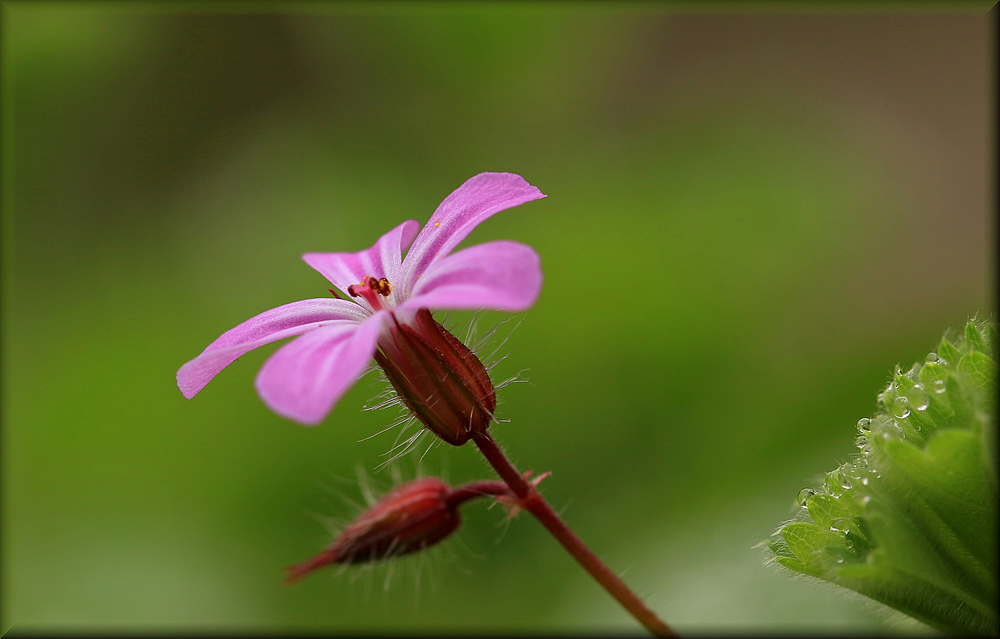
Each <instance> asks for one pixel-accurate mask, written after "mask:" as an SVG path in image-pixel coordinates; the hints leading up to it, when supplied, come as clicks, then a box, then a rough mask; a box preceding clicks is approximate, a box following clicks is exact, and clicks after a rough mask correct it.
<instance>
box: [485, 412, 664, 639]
mask: <svg viewBox="0 0 1000 639" xmlns="http://www.w3.org/2000/svg"><path fill="white" fill-rule="evenodd" d="M472 440H473V441H474V442H475V444H476V446H477V447H478V448H479V450H480V451H481V452H482V453H483V456H484V457H485V458H486V461H488V462H489V464H490V466H492V467H493V469H494V470H495V471H496V472H497V474H498V475H500V477H501V478H502V479H503V480H504V482H505V483H506V484H507V486H509V487H510V489H511V491H513V492H514V494H516V495H517V497H518V498H519V499H520V502H521V507H522V508H524V509H525V510H527V511H528V512H530V513H531V514H532V515H534V516H535V518H536V519H537V520H538V521H539V522H540V523H541V524H542V525H543V526H545V529H546V530H548V531H549V533H551V534H552V536H553V537H555V538H556V541H558V542H559V543H560V544H562V547H563V548H565V549H566V551H567V552H569V554H570V555H571V556H572V557H573V559H575V560H576V561H577V563H579V564H580V565H581V566H582V567H583V569H584V570H586V571H587V573H588V574H590V576H591V577H593V578H594V579H595V580H596V581H597V583H599V584H600V585H601V587H602V588H604V589H605V590H606V591H607V592H608V594H610V595H611V596H612V597H614V598H615V600H617V601H618V603H619V604H621V605H622V607H623V608H625V610H627V611H628V613H629V614H630V615H632V616H633V617H634V618H635V619H636V621H638V622H639V623H641V624H642V625H643V626H645V627H646V629H647V630H649V632H650V633H652V634H653V635H654V636H657V637H675V636H676V635H675V634H674V632H673V631H672V630H671V629H670V627H669V626H667V624H666V623H664V622H663V620H661V619H660V618H659V617H658V616H657V615H656V613H655V612H653V611H652V610H651V609H650V608H649V606H647V605H646V604H645V602H643V600H642V599H640V598H639V596H638V595H636V594H635V593H634V592H632V590H631V589H629V587H628V586H626V585H625V582H623V581H622V580H621V579H620V578H619V577H618V575H616V574H615V573H613V572H612V571H611V569H610V568H608V567H607V565H606V564H605V563H604V562H602V561H601V560H600V559H599V558H598V557H597V555H595V554H594V553H593V551H591V550H590V548H588V547H587V545H586V544H584V543H583V541H581V540H580V538H579V537H577V536H576V534H574V533H573V531H572V530H570V529H569V527H568V526H567V525H566V524H565V523H564V522H563V521H562V519H561V518H560V517H559V515H558V514H556V511H555V510H554V509H553V508H552V506H551V505H550V504H549V503H548V502H547V501H545V498H544V497H542V495H541V494H540V493H539V492H538V491H537V490H535V487H534V485H533V484H532V483H530V482H528V480H527V479H526V478H525V477H523V476H522V475H521V474H520V473H518V472H517V469H515V468H514V466H513V464H511V463H510V461H509V460H508V459H507V456H506V455H504V453H503V451H502V450H500V447H499V446H498V445H497V443H496V441H494V440H493V438H492V437H490V435H489V433H487V432H485V431H484V432H481V433H476V434H475V436H473V438H472Z"/></svg>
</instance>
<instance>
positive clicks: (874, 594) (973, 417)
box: [766, 319, 1000, 636]
mask: <svg viewBox="0 0 1000 639" xmlns="http://www.w3.org/2000/svg"><path fill="white" fill-rule="evenodd" d="M995 344H996V323H995V320H992V319H991V320H990V321H988V322H985V323H980V324H979V325H976V324H975V323H972V322H970V323H969V324H968V325H967V326H966V327H965V331H964V333H963V334H962V335H961V336H960V337H959V338H958V340H957V342H956V343H952V342H951V341H949V340H948V339H946V338H943V339H942V340H941V343H940V347H939V348H938V351H937V354H936V355H937V356H936V357H935V356H934V354H932V355H929V356H928V359H927V362H926V363H923V364H915V365H914V366H913V367H912V368H910V369H909V370H907V372H906V373H902V372H901V371H900V369H899V367H896V369H895V372H894V374H893V380H892V383H891V384H889V386H888V387H887V388H885V389H884V390H883V391H882V392H881V393H879V395H878V398H877V405H878V406H879V410H878V411H877V412H876V414H875V415H874V416H872V417H871V422H870V424H869V430H865V431H863V432H862V433H861V435H860V436H859V437H858V438H857V443H858V447H859V448H860V451H859V454H858V455H857V456H855V457H853V458H852V459H850V460H849V461H848V462H846V463H844V464H843V465H841V466H840V467H839V468H837V469H834V470H832V471H830V472H828V473H827V474H826V477H825V479H824V482H823V485H822V486H820V487H819V490H818V492H816V493H815V494H813V495H811V496H810V497H809V498H808V499H807V500H806V503H805V505H806V508H805V509H800V513H799V515H798V516H797V520H796V521H793V522H791V523H788V524H786V525H784V526H782V527H781V528H779V529H778V531H776V532H775V534H774V535H773V536H772V541H770V542H769V543H768V544H766V545H767V547H768V548H769V549H770V552H771V553H772V554H773V560H774V561H775V562H776V563H778V564H780V565H782V566H785V567H786V568H788V569H789V570H793V571H796V572H800V573H804V574H808V575H812V576H815V577H819V578H821V579H824V580H827V581H830V582H832V583H835V584H838V585H840V586H843V587H845V588H849V589H851V590H855V591H857V592H859V593H861V594H863V595H865V596H867V597H870V598H872V599H874V600H876V601H880V602H882V603H884V604H886V605H888V606H892V607H894V608H896V609H897V610H900V611H902V612H904V613H906V614H908V615H910V616H912V617H914V618H916V619H919V620H921V621H923V622H924V623H927V624H928V625H930V626H932V627H934V628H936V629H938V630H940V631H941V632H944V633H945V634H948V635H969V634H974V635H992V636H996V635H997V620H998V615H997V604H996V601H997V595H998V594H1000V593H998V588H997V534H998V530H997V527H998V526H997V517H996V514H997V507H998V502H997V484H998V479H997V455H996V451H995V450H994V448H995V442H996V425H995V422H996V384H997V366H996V361H995V357H994V356H995V353H994V351H992V350H991V349H992V348H993V346H994V345H995Z"/></svg>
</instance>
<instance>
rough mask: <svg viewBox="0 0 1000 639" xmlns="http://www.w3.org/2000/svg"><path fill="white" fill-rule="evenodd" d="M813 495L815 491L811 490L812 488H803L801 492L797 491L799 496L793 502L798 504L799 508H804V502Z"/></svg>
mask: <svg viewBox="0 0 1000 639" xmlns="http://www.w3.org/2000/svg"><path fill="white" fill-rule="evenodd" d="M815 494H816V491H815V490H813V489H812V488H803V489H802V490H800V491H799V494H798V496H797V497H796V498H795V501H797V502H799V506H802V507H803V508H805V507H806V502H807V501H808V500H809V498H810V497H812V496H813V495H815Z"/></svg>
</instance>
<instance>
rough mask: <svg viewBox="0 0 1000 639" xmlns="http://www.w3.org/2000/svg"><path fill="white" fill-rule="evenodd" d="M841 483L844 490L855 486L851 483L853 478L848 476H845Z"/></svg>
mask: <svg viewBox="0 0 1000 639" xmlns="http://www.w3.org/2000/svg"><path fill="white" fill-rule="evenodd" d="M840 485H841V486H843V487H844V490H850V489H851V488H853V486H852V485H851V480H850V479H848V478H847V477H844V478H842V479H841V480H840Z"/></svg>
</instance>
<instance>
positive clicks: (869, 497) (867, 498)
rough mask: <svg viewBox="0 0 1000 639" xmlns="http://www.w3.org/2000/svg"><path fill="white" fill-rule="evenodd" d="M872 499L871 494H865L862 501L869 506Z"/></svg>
mask: <svg viewBox="0 0 1000 639" xmlns="http://www.w3.org/2000/svg"><path fill="white" fill-rule="evenodd" d="M871 501H872V498H871V496H869V495H865V496H864V497H862V498H861V503H862V504H864V505H865V506H867V505H868V504H870V503H871Z"/></svg>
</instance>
